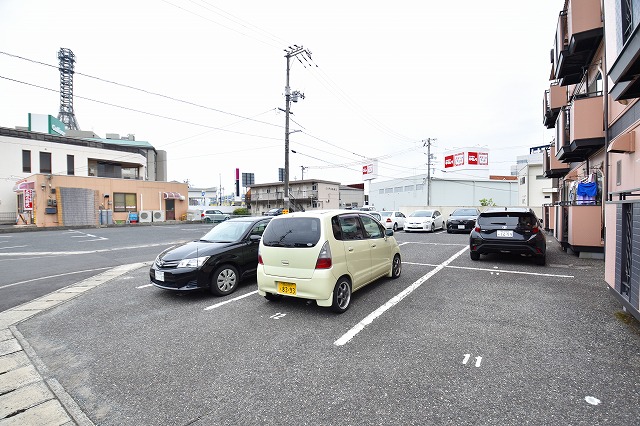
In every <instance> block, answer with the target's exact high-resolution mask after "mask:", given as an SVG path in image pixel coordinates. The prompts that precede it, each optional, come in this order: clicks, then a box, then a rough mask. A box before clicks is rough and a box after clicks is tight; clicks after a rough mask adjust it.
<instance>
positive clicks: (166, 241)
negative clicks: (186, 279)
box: [0, 224, 212, 312]
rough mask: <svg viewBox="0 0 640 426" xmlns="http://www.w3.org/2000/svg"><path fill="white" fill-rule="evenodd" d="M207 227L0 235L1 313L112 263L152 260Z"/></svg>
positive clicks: (169, 226)
mask: <svg viewBox="0 0 640 426" xmlns="http://www.w3.org/2000/svg"><path fill="white" fill-rule="evenodd" d="M211 226H212V225H205V224H186V225H165V226H140V227H133V226H132V227H122V228H96V229H78V230H64V231H57V230H52V231H38V232H17V233H0V267H2V271H3V273H2V274H0V312H2V311H4V310H6V309H9V308H12V307H14V306H17V305H20V304H22V303H25V302H28V301H30V300H33V299H35V298H37V297H40V296H42V295H44V294H47V293H50V292H52V291H54V290H57V289H59V288H62V287H66V286H67V285H70V284H73V283H75V282H78V281H81V280H83V279H85V278H87V277H90V276H92V275H96V274H97V273H99V272H101V271H104V270H107V269H109V268H112V267H114V266H118V265H121V264H123V263H135V262H146V261H151V260H153V259H155V257H156V256H157V255H158V253H160V251H162V250H163V249H164V248H166V247H169V246H171V245H173V244H176V243H178V242H182V241H188V240H191V239H196V238H198V237H200V236H202V235H203V234H204V233H205V232H206V231H207V230H208V229H211Z"/></svg>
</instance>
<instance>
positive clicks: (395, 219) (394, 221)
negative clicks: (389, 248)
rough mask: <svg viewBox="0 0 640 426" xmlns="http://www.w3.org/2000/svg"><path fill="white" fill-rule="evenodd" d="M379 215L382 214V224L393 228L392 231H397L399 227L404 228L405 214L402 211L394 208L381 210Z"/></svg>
mask: <svg viewBox="0 0 640 426" xmlns="http://www.w3.org/2000/svg"><path fill="white" fill-rule="evenodd" d="M380 216H382V220H381V222H382V224H383V225H384V226H385V227H386V228H387V229H393V230H394V231H397V230H398V229H400V228H402V229H404V222H405V219H406V216H405V215H404V214H403V213H402V212H399V211H395V210H392V211H381V212H380Z"/></svg>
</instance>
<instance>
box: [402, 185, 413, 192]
mask: <svg viewBox="0 0 640 426" xmlns="http://www.w3.org/2000/svg"><path fill="white" fill-rule="evenodd" d="M413 188H414V186H413V185H407V186H405V187H404V190H405V192H410V191H413Z"/></svg>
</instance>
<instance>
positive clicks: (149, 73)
mask: <svg viewBox="0 0 640 426" xmlns="http://www.w3.org/2000/svg"><path fill="white" fill-rule="evenodd" d="M562 6H563V2H562V0H553V1H548V0H544V1H535V2H517V1H513V0H488V1H483V2H481V1H477V0H458V1H454V2H444V1H439V2H436V1H410V2H388V1H385V2H382V1H371V0H368V1H359V0H358V1H344V0H343V1H333V0H328V1H321V2H319V1H317V2H300V1H278V0H274V1H253V0H249V1H233V2H231V1H225V2H221V1H213V0H193V1H191V0H189V1H186V0H166V1H165V0H155V1H150V0H136V1H131V0H129V1H122V0H111V1H105V2H96V1H86V0H67V1H64V2H53V1H50V0H0V126H3V127H15V126H26V125H27V117H28V113H29V112H31V113H37V114H50V115H53V116H57V115H58V112H59V105H60V101H59V93H58V90H59V85H60V75H59V72H58V69H57V65H58V61H57V53H58V50H59V49H60V48H61V47H64V48H69V49H71V50H72V51H73V52H74V54H75V56H76V64H75V70H76V73H77V74H76V75H75V77H74V95H75V99H74V111H75V115H76V119H77V121H78V123H79V125H80V128H81V129H82V130H93V131H94V132H95V133H97V134H98V135H99V136H101V137H104V136H105V134H106V133H118V134H120V135H122V136H125V135H127V134H129V133H131V134H134V135H135V137H136V139H137V140H143V141H148V142H150V143H151V144H152V145H153V146H154V147H156V149H162V150H166V151H167V153H168V159H169V163H168V177H169V180H176V181H186V180H188V181H189V182H190V184H191V185H192V186H196V187H209V186H218V185H220V184H221V185H222V186H223V187H224V188H225V193H229V192H231V191H232V190H233V182H234V179H235V169H236V168H239V169H240V172H241V173H254V174H255V179H256V183H266V182H274V181H277V179H278V168H279V167H284V123H285V115H284V113H282V112H281V111H279V108H282V109H284V107H285V101H284V87H285V82H286V59H285V57H284V55H285V52H284V49H286V48H287V47H288V46H292V45H294V44H296V45H298V46H303V47H304V48H305V49H308V50H309V51H310V52H311V58H310V60H305V58H303V57H302V56H300V59H301V61H302V63H301V62H299V61H298V60H297V59H293V60H292V61H291V72H290V85H291V89H292V90H298V91H300V92H303V93H304V95H305V99H301V100H300V101H299V102H297V103H293V104H292V112H293V115H292V116H291V118H292V120H293V121H292V122H291V130H292V131H296V132H295V133H292V134H291V135H290V148H291V150H295V151H296V153H291V154H290V178H291V180H294V179H301V178H302V166H304V167H306V168H305V169H304V178H316V179H328V180H336V181H339V182H342V183H344V184H350V183H359V182H362V165H363V164H366V163H369V162H371V159H378V164H379V170H378V175H379V177H378V180H388V179H391V178H395V177H410V176H412V175H414V174H421V173H426V170H427V166H426V163H427V155H426V148H424V147H423V145H424V143H423V141H424V140H425V139H427V138H435V139H437V140H436V141H435V143H434V145H433V150H432V152H433V153H434V154H435V155H436V160H435V161H434V168H435V169H436V176H438V175H439V176H442V174H441V172H440V170H441V169H443V161H444V159H443V155H442V152H444V151H445V150H449V149H454V148H458V147H486V148H488V149H489V150H490V157H489V161H490V168H491V173H492V174H509V172H510V167H511V165H513V164H515V161H516V157H517V156H519V155H527V154H528V153H529V150H528V149H529V147H532V146H539V145H543V144H546V143H549V142H550V141H551V139H552V137H553V133H552V132H551V131H549V130H546V129H545V128H544V126H543V125H542V97H543V92H544V90H545V89H548V87H549V81H548V77H549V72H550V69H551V65H550V62H549V51H550V49H551V47H552V42H553V37H554V34H555V27H556V24H557V20H558V13H559V12H560V10H561V8H562ZM10 55H14V56H10ZM15 56H19V57H22V58H23V59H20V58H16V57H15ZM307 59H308V58H307ZM34 61H35V62H34ZM43 64H48V65H50V66H47V65H43ZM81 74H82V75H81ZM109 82H114V83H117V84H113V83H109ZM35 86H38V87H35ZM47 89H49V90H47ZM158 95H161V96H158ZM297 130H300V131H297ZM1 174H2V172H1V171H0V175H1ZM0 177H1V178H4V179H6V178H11V177H9V176H4V175H2V176H0Z"/></svg>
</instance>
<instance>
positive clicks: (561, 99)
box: [542, 84, 567, 129]
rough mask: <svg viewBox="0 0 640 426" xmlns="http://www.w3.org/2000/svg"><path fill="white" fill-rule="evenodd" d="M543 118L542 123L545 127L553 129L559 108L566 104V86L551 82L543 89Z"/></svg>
mask: <svg viewBox="0 0 640 426" xmlns="http://www.w3.org/2000/svg"><path fill="white" fill-rule="evenodd" d="M542 102H543V108H544V111H543V112H544V118H543V123H544V125H545V126H546V127H547V129H553V128H554V127H555V125H556V120H557V119H558V114H560V109H561V108H562V107H563V106H566V105H567V88H566V86H560V85H558V84H552V85H551V87H549V90H545V91H544V99H543V101H542Z"/></svg>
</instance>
